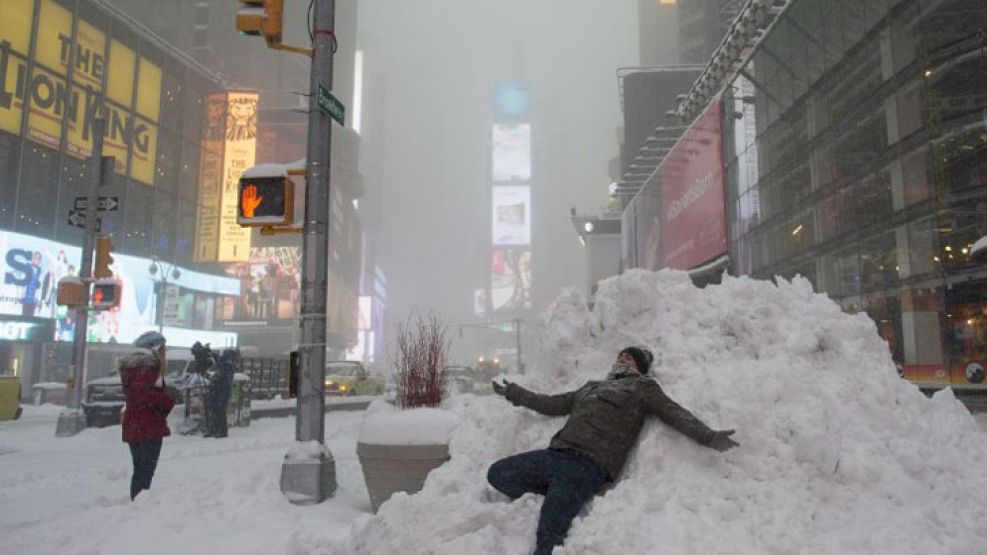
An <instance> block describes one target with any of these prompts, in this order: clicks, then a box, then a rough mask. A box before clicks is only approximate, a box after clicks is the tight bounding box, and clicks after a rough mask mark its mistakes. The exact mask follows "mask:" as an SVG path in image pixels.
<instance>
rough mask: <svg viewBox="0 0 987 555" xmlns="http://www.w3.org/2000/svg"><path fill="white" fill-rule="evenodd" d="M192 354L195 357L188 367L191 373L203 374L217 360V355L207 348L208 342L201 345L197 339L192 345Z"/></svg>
mask: <svg viewBox="0 0 987 555" xmlns="http://www.w3.org/2000/svg"><path fill="white" fill-rule="evenodd" d="M192 356H193V357H194V358H195V361H194V362H193V363H192V364H190V365H189V368H188V371H189V373H191V374H200V375H205V373H206V372H207V371H209V369H210V368H212V367H213V365H214V364H216V362H217V361H218V360H219V355H217V354H216V352H215V351H213V350H212V349H210V348H209V343H206V344H205V345H203V344H202V343H200V342H198V341H196V342H195V344H194V345H192Z"/></svg>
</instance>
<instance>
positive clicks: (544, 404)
mask: <svg viewBox="0 0 987 555" xmlns="http://www.w3.org/2000/svg"><path fill="white" fill-rule="evenodd" d="M491 385H492V386H493V390H494V393H496V394H497V395H501V396H503V397H504V398H505V399H507V400H508V401H510V402H511V403H512V404H513V405H514V406H516V407H517V406H521V407H525V408H529V409H531V410H533V411H535V412H539V413H541V414H544V415H547V416H565V415H567V414H569V413H570V412H572V403H573V401H574V400H575V398H576V392H575V391H570V392H568V393H560V394H558V395H542V394H540V393H534V392H531V391H528V390H527V389H525V388H523V387H521V386H519V385H518V384H516V383H511V382H509V381H507V380H504V383H503V384H499V383H497V382H491Z"/></svg>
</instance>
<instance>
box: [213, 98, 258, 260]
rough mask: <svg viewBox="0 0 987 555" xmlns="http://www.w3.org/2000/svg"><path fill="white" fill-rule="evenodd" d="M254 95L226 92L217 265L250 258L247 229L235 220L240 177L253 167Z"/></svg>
mask: <svg viewBox="0 0 987 555" xmlns="http://www.w3.org/2000/svg"><path fill="white" fill-rule="evenodd" d="M258 102H259V96H258V95H257V93H229V95H228V96H227V102H226V124H225V131H226V132H225V141H224V148H223V178H222V187H223V191H222V196H221V200H220V211H219V256H218V261H219V262H246V261H247V260H249V259H250V229H249V228H244V227H240V225H239V224H238V223H237V221H236V209H237V196H238V194H239V191H238V189H239V188H238V184H239V181H240V174H242V173H243V171H244V170H246V169H247V168H249V167H251V166H253V165H254V159H255V156H256V152H257V105H258Z"/></svg>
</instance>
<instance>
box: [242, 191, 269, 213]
mask: <svg viewBox="0 0 987 555" xmlns="http://www.w3.org/2000/svg"><path fill="white" fill-rule="evenodd" d="M262 200H264V197H258V196H257V186H256V185H247V186H246V187H244V188H243V195H242V197H241V198H240V207H241V210H242V211H243V217H244V218H253V217H254V211H255V210H257V207H258V206H260V202H261V201H262Z"/></svg>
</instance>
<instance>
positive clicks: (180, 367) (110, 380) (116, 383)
mask: <svg viewBox="0 0 987 555" xmlns="http://www.w3.org/2000/svg"><path fill="white" fill-rule="evenodd" d="M187 351H188V349H184V350H175V351H169V352H168V358H167V369H166V370H165V390H167V391H168V393H169V394H170V395H171V396H172V398H174V399H175V400H176V401H177V402H178V403H181V402H182V397H183V395H182V392H181V385H180V384H181V383H182V379H183V377H184V375H185V372H186V369H187V368H188V365H189V364H190V363H191V361H192V360H194V359H193V358H192V356H191V354H189V353H188V352H187ZM124 404H125V400H124V397H123V383H122V382H121V381H120V374H119V371H118V370H116V369H114V370H112V371H111V373H110V375H109V376H106V377H103V378H97V379H95V380H90V381H88V382H86V388H85V390H84V391H83V392H82V412H83V414H85V415H86V426H87V427H89V428H105V427H106V426H113V425H115V424H119V423H120V411H121V409H123V406H124Z"/></svg>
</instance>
